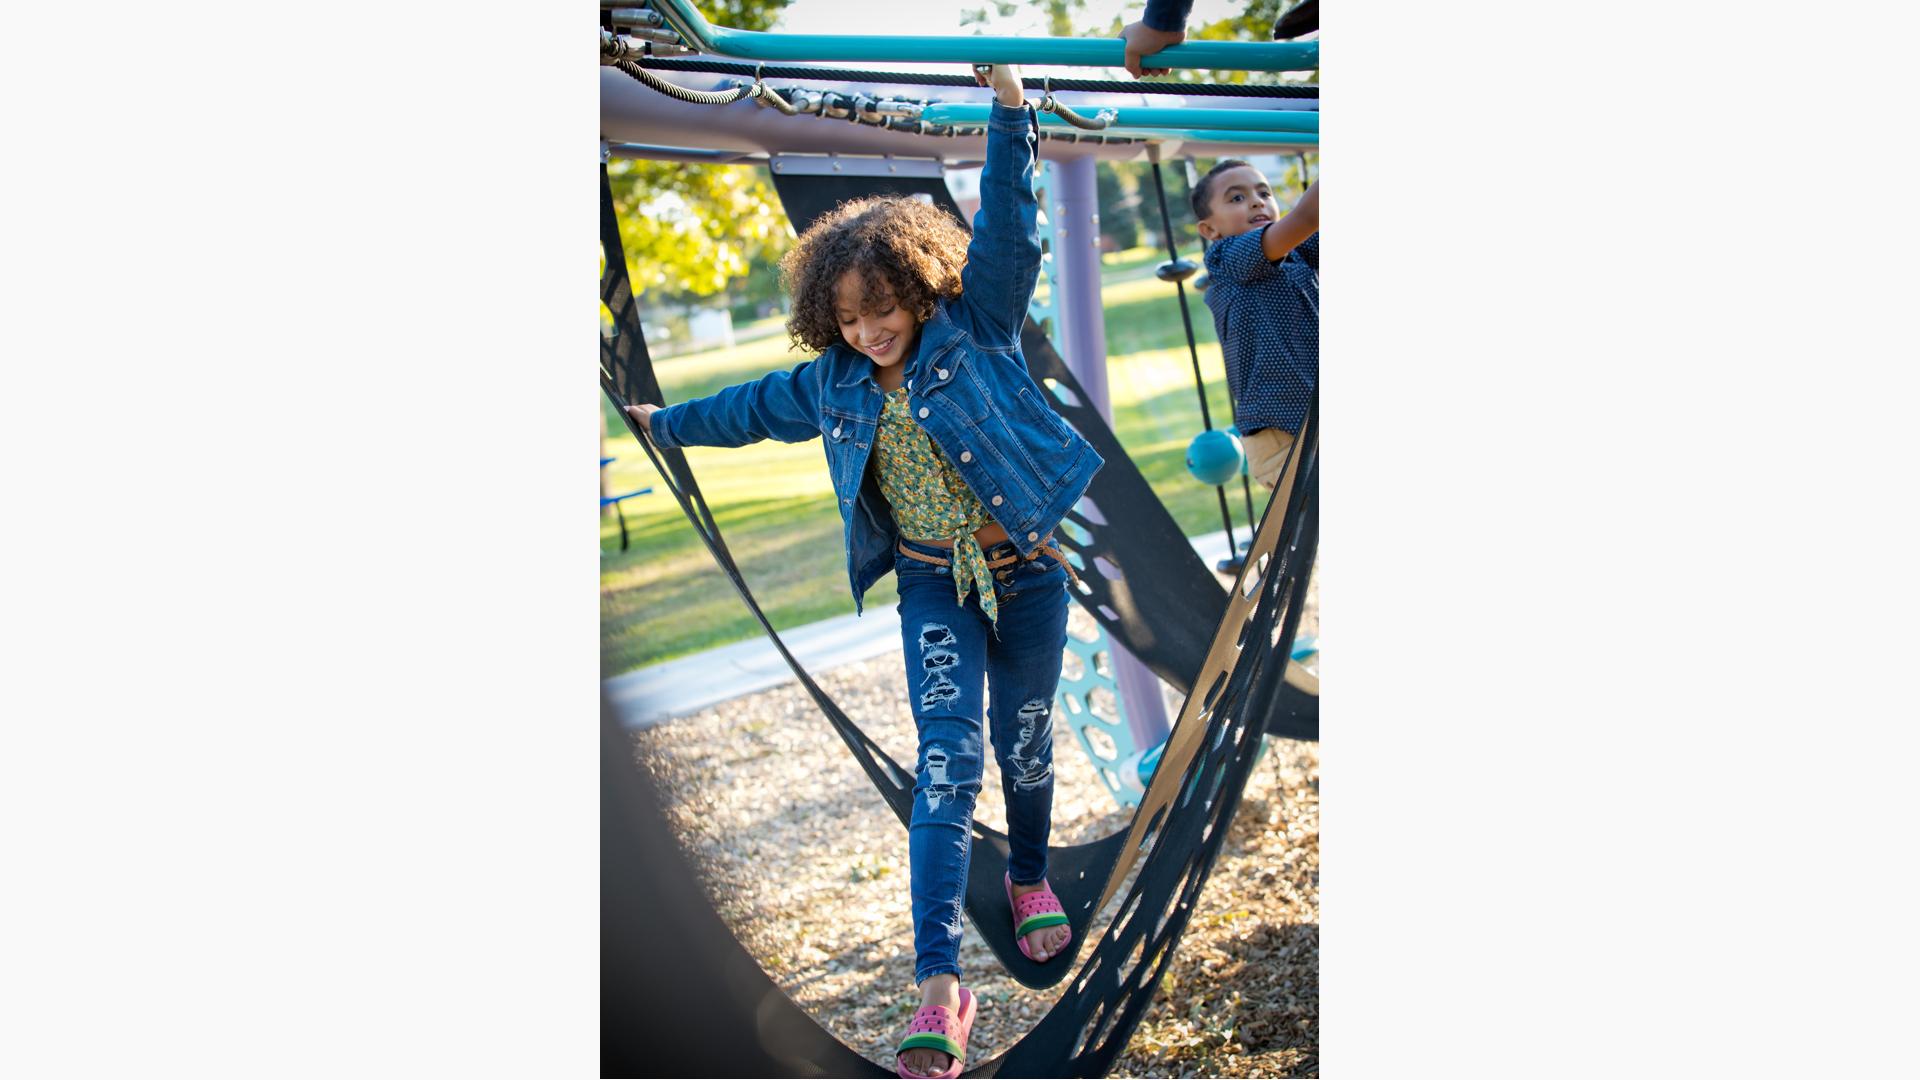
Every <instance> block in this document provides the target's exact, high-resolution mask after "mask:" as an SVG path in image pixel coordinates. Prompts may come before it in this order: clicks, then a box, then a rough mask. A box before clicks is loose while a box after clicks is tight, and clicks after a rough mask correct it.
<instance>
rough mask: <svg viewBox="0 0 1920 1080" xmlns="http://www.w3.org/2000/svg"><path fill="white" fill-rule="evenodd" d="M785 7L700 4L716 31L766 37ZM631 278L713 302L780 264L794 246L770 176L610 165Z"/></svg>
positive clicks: (726, 1) (774, 3)
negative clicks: (756, 271) (750, 274)
mask: <svg viewBox="0 0 1920 1080" xmlns="http://www.w3.org/2000/svg"><path fill="white" fill-rule="evenodd" d="M786 6H787V0H702V3H701V5H700V9H701V12H702V13H703V14H705V15H706V16H707V18H708V20H709V21H711V22H712V23H714V24H715V25H717V26H728V27H732V28H734V29H736V30H768V29H771V28H772V27H773V24H774V23H775V22H776V21H777V20H778V19H779V17H780V13H781V12H782V11H783V10H784V9H785V8H786ZM607 174H608V179H609V180H610V182H611V184H612V187H613V202H614V206H615V208H616V209H618V211H619V213H620V242H621V243H622V244H623V245H624V246H625V247H626V249H627V272H628V273H629V274H630V275H632V277H633V287H634V290H635V291H636V292H639V293H642V294H648V293H651V294H654V295H656V296H664V297H671V298H674V299H681V300H685V299H688V298H691V297H696V296H713V295H714V294H716V293H719V292H722V291H724V290H726V289H727V287H728V286H729V285H730V284H732V283H733V282H735V281H736V280H738V279H740V278H742V277H744V276H745V275H746V274H747V271H748V268H749V266H751V265H754V264H758V265H759V266H761V267H765V266H766V265H768V264H769V263H770V262H771V261H772V260H777V259H778V258H779V257H780V255H781V254H782V253H784V252H785V251H786V249H787V244H788V242H789V241H790V240H791V239H792V230H791V229H790V228H789V227H788V225H787V221H786V215H785V214H784V213H783V212H782V211H781V209H780V203H779V200H778V199H777V198H776V197H775V196H774V192H773V189H772V187H771V186H770V184H769V182H768V180H767V177H766V172H765V170H763V169H753V168H747V167H746V166H741V165H683V164H680V163H678V162H668V161H632V160H617V161H612V162H609V163H608V165H607Z"/></svg>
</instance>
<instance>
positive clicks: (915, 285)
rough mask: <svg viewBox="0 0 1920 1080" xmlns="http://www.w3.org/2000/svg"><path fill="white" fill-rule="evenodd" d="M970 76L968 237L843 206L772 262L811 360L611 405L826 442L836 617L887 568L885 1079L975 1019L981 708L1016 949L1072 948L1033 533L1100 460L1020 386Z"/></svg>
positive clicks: (1008, 126)
mask: <svg viewBox="0 0 1920 1080" xmlns="http://www.w3.org/2000/svg"><path fill="white" fill-rule="evenodd" d="M975 79H976V81H978V82H979V83H980V84H981V85H983V86H988V85H990V86H991V87H992V88H993V90H994V94H995V103H994V105H993V108H992V115H991V117H990V118H989V121H988V125H987V162H986V168H985V170H984V171H983V172H982V175H981V177H980V199H981V203H980V212H979V214H978V215H976V216H975V218H974V230H973V236H972V238H971V240H969V238H968V236H967V234H966V232H965V230H964V229H962V228H961V226H960V223H959V222H957V221H955V220H954V219H953V218H952V217H951V216H950V215H948V214H947V213H946V212H944V211H942V210H940V209H939V208H937V207H934V206H932V205H929V204H927V203H923V202H920V201H917V200H914V199H910V198H901V197H878V198H867V199H861V200H858V201H854V202H850V203H846V204H843V205H842V206H840V207H839V208H838V209H836V210H834V211H833V212H831V213H829V214H827V215H825V216H823V217H822V218H821V219H820V220H819V221H818V222H816V223H815V224H814V225H813V226H812V227H811V228H809V229H808V230H807V231H806V233H805V234H804V235H802V236H801V237H800V239H799V241H798V243H797V244H796V245H795V246H794V248H793V250H792V251H791V252H789V253H788V255H787V257H786V259H785V260H784V261H783V262H782V264H781V270H782V277H783V279H784V284H785V285H786V287H787V290H788V291H789V292H790V293H791V295H792V297H793V312H792V315H791V317H790V318H789V319H788V321H787V329H788V332H789V333H790V335H791V336H792V338H793V340H794V342H795V344H796V346H797V347H804V348H807V349H809V350H812V351H814V352H817V353H819V354H820V355H819V357H818V358H817V359H814V360H810V361H808V362H806V363H803V364H801V365H799V366H798V367H796V368H794V369H793V370H791V371H782V372H775V373H773V374H771V375H768V376H766V377H764V378H762V379H759V380H757V381H755V382H751V383H743V384H741V385H738V386H731V387H728V388H727V389H725V390H722V391H720V392H719V393H717V394H714V395H713V396H711V397H707V398H701V399H698V400H695V401H688V402H683V403H681V404H679V405H673V406H670V407H667V408H659V407H657V406H653V405H636V406H632V407H631V409H630V411H631V412H632V413H633V414H634V416H635V417H636V418H637V419H639V420H641V421H643V422H644V424H645V429H644V430H646V431H647V433H648V435H649V436H650V437H651V438H652V439H653V441H654V442H655V443H656V444H658V445H660V446H741V445H744V444H746V443H750V442H754V441H757V440H760V439H767V438H772V439H779V440H781V441H783V442H800V441H803V440H806V439H812V438H815V437H824V439H825V444H826V453H827V464H828V467H829V469H830V471H831V472H832V475H833V489H834V495H835V497H836V498H837V499H838V500H839V506H840V514H841V517H842V519H843V521H844V530H843V535H844V538H845V542H846V547H847V574H848V577H849V580H850V582H851V584H852V587H853V598H854V605H855V609H856V610H858V609H859V608H860V606H861V600H862V597H863V596H864V595H865V594H866V591H867V589H868V588H869V587H871V586H872V585H873V583H874V582H876V581H878V580H879V579H880V578H881V577H883V576H885V574H886V572H887V571H888V570H892V571H893V572H894V573H895V574H896V575H898V579H899V581H898V584H899V592H900V627H901V636H902V639H903V647H904V653H905V660H906V674H907V691H908V697H909V699H910V701H911V704H912V710H913V718H914V722H915V725H916V727H917V728H918V730H919V751H918V758H917V763H916V765H915V770H914V772H915V778H916V781H915V784H914V804H913V817H912V822H911V824H910V826H909V828H908V833H907V851H908V863H909V867H910V877H911V890H912V897H913V933H914V938H913V940H914V954H915V963H914V980H915V981H916V982H917V983H918V984H919V986H920V992H921V1008H920V1010H919V1011H918V1012H917V1013H915V1015H914V1017H913V1020H912V1022H911V1023H910V1024H909V1025H908V1029H907V1036H906V1038H905V1039H903V1040H902V1041H901V1044H900V1049H899V1053H898V1055H897V1057H898V1072H899V1075H901V1076H903V1077H922V1076H942V1077H953V1076H958V1075H959V1074H960V1070H961V1067H962V1063H963V1060H964V1057H965V1053H966V1042H967V1034H968V1032H969V1031H970V1030H971V1028H972V1026H973V1016H974V1007H975V1004H974V998H973V995H972V994H971V993H969V992H968V991H966V990H965V989H962V988H961V986H960V974H961V972H960V964H959V947H960V934H961V906H962V901H963V899H964V897H965V893H966V881H967V860H968V857H969V855H970V854H971V846H972V827H971V826H972V821H973V806H974V799H975V796H976V795H977V794H978V793H979V790H980V778H981V773H982V769H983V766H984V760H983V757H982V746H981V744H982V730H983V724H982V713H983V711H984V712H986V713H987V719H988V720H989V721H990V729H989V730H990V731H991V741H992V744H993V751H994V755H995V757H996V758H997V760H998V761H999V763H1000V770H1001V776H1002V781H1003V782H1002V787H1003V790H1004V793H1005V796H1006V800H1007V833H1008V840H1009V842H1010V844H1011V847H1012V855H1011V857H1010V858H1009V860H1008V874H1007V883H1006V884H1007V890H1008V894H1009V899H1010V900H1011V902H1012V904H1013V908H1014V918H1015V927H1016V931H1017V932H1024V933H1023V936H1022V937H1021V938H1020V948H1021V950H1022V951H1023V952H1025V953H1026V954H1027V955H1028V956H1030V957H1032V958H1033V959H1035V960H1040V961H1045V960H1047V959H1049V958H1051V957H1054V956H1057V955H1059V954H1060V952H1061V950H1062V949H1064V948H1065V947H1066V945H1067V943H1068V937H1069V934H1068V931H1067V927H1066V923H1067V918H1066V915H1065V913H1064V911H1063V910H1062V909H1061V906H1060V902H1059V900H1058V899H1057V898H1055V896H1054V894H1053V890H1052V889H1050V888H1049V887H1048V885H1047V841H1048V837H1049V833H1050V831H1051V827H1052V821H1051V816H1052V810H1053V728H1052V722H1053V718H1052V715H1051V714H1052V708H1053V696H1054V690H1055V688H1056V686H1057V685H1058V683H1059V679H1060V661H1061V652H1062V649H1063V648H1064V647H1065V644H1066V623H1067V590H1066V581H1067V569H1066V564H1065V562H1064V560H1063V559H1062V557H1061V554H1060V552H1059V549H1058V548H1057V547H1055V546H1054V544H1053V542H1052V537H1051V533H1052V530H1053V528H1054V527H1055V526H1056V525H1057V524H1059V522H1060V519H1061V518H1062V516H1064V515H1065V513H1066V511H1067V509H1068V508H1069V507H1071V506H1073V504H1074V503H1075V502H1077V501H1079V499H1080V496H1081V495H1082V494H1083V493H1084V492H1085V491H1086V487H1087V482H1088V481H1089V480H1091V479H1092V477H1093V474H1094V473H1095V472H1096V471H1097V470H1098V469H1099V468H1100V466H1101V464H1102V462H1101V460H1100V456H1099V455H1098V454H1097V453H1095V452H1094V450H1093V447H1092V446H1091V445H1089V444H1088V442H1087V441H1086V439H1084V438H1082V437H1081V436H1080V434H1079V433H1078V432H1076V431H1074V430H1073V429H1072V428H1070V427H1068V426H1067V425H1066V424H1065V423H1064V422H1063V421H1062V420H1061V419H1060V417H1059V416H1058V414H1056V413H1055V412H1054V411H1053V409H1052V408H1051V407H1049V406H1048V405H1047V402H1046V392H1045V391H1044V390H1042V389H1041V388H1040V387H1039V386H1038V385H1037V384H1036V383H1035V382H1034V380H1033V379H1032V377H1031V376H1029V375H1028V374H1027V367H1026V359H1025V357H1023V356H1022V355H1021V352H1020V328H1021V326H1022V324H1023V323H1024V322H1025V319H1026V313H1027V305H1028V301H1029V300H1031V299H1032V296H1033V289H1034V282H1035V278H1036V276H1037V274H1038V272H1039V268H1040V241H1039V234H1038V231H1037V214H1038V210H1039V207H1038V205H1037V204H1036V202H1035V201H1034V197H1033V161H1034V141H1033V135H1032V134H1031V132H1030V127H1031V124H1030V120H1029V116H1030V113H1029V112H1028V110H1027V108H1026V102H1025V99H1024V98H1023V96H1022V94H1021V87H1020V77H1019V74H1018V73H1017V71H1015V69H1013V68H1012V67H1009V66H1006V65H1000V66H995V67H988V66H986V65H981V66H979V67H976V68H975ZM983 691H984V692H983ZM986 693H990V694H991V704H990V708H987V707H986V706H987V705H988V702H987V701H986V700H985V695H986Z"/></svg>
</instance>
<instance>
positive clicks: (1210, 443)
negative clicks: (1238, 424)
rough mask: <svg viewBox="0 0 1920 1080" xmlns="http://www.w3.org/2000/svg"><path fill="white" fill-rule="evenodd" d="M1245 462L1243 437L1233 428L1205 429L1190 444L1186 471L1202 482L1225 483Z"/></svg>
mask: <svg viewBox="0 0 1920 1080" xmlns="http://www.w3.org/2000/svg"><path fill="white" fill-rule="evenodd" d="M1246 463H1247V452H1246V450H1244V449H1243V448H1242V447H1241V446H1240V437H1239V436H1238V435H1235V434H1234V433H1232V432H1230V431H1203V432H1201V433H1200V434H1198V435H1195V436H1194V437H1193V441H1192V442H1190V443H1188V444H1187V471H1188V472H1190V473H1192V474H1193V478H1194V479H1195V480H1198V481H1200V482H1201V483H1203V484H1209V485H1214V486H1218V485H1220V484H1224V483H1226V482H1227V481H1229V480H1231V479H1233V477H1234V474H1236V473H1238V472H1239V471H1240V470H1241V469H1242V468H1243V467H1245V466H1246Z"/></svg>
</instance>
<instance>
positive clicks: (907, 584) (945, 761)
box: [893, 541, 1067, 982]
mask: <svg viewBox="0 0 1920 1080" xmlns="http://www.w3.org/2000/svg"><path fill="white" fill-rule="evenodd" d="M907 546H909V547H911V548H913V549H914V550H916V551H919V552H922V553H924V554H927V555H933V556H937V557H940V558H946V557H947V556H949V555H950V554H951V553H950V552H947V551H945V550H943V549H941V548H937V547H931V546H928V545H924V544H915V543H913V542H912V541H907ZM1012 553H1013V545H1011V544H1001V545H998V546H995V547H992V548H988V549H987V558H988V560H989V561H991V560H993V559H997V558H1000V557H1002V556H1004V555H1008V554H1012ZM893 565H894V573H895V574H896V575H897V576H898V579H899V581H898V584H899V589H900V637H901V642H902V645H903V646H904V648H905V653H906V668H907V697H908V699H909V700H910V701H911V702H912V705H913V720H914V725H915V726H916V727H917V728H918V729H919V733H920V748H919V753H918V756H917V757H916V759H915V765H914V786H913V819H912V822H911V823H910V824H909V826H908V828H907V861H908V866H909V870H910V875H911V878H912V884H911V888H912V894H913V951H914V970H913V978H914V981H915V982H922V981H924V980H926V979H927V978H929V977H931V976H934V975H942V974H952V975H958V974H960V934H961V930H962V920H963V917H964V916H963V915H962V910H961V909H962V905H963V902H964V901H965V899H966V892H967V862H968V858H969V856H971V855H972V853H973V828H972V826H973V804H974V800H975V799H976V798H977V797H978V796H979V794H980V779H981V776H982V773H983V771H984V769H985V767H986V765H985V758H984V756H983V754H984V751H983V749H982V745H981V744H982V741H983V740H982V738H981V730H982V724H981V717H982V714H983V713H985V715H986V718H987V721H988V728H989V730H990V731H991V733H992V740H993V756H994V759H995V760H996V761H998V762H999V764H1000V781H1001V790H1002V792H1003V793H1004V794H1005V796H1006V800H1007V841H1008V844H1009V846H1010V847H1011V849H1012V853H1011V857H1010V858H1009V860H1008V864H1007V869H1008V871H1009V872H1010V873H1011V874H1012V875H1013V880H1014V882H1015V883H1017V884H1021V885H1031V884H1037V883H1038V882H1040V881H1043V880H1045V878H1046V876H1047V840H1048V837H1049V835H1050V834H1051V832H1052V829H1053V694H1054V691H1055V689H1057V688H1058V686H1059V684H1060V660H1061V652H1062V650H1063V649H1064V648H1065V647H1066V643H1067V588H1066V582H1067V572H1066V570H1065V569H1063V568H1062V567H1061V566H1060V564H1059V563H1057V562H1055V561H1054V560H1053V557H1052V556H1050V555H1041V556H1039V557H1038V558H1036V559H1034V560H1032V561H1029V562H1023V563H1017V564H1015V565H1013V566H1008V567H1003V568H1001V569H999V570H996V571H994V584H995V593H996V595H997V597H998V599H999V604H1000V623H999V628H998V632H997V633H996V632H995V628H994V626H993V624H992V623H989V622H988V621H987V617H986V615H985V614H984V613H982V612H981V610H980V599H979V597H978V596H977V595H975V594H973V593H968V594H967V602H966V604H965V605H964V606H963V605H959V604H955V603H954V600H953V593H954V589H953V574H952V571H951V570H950V569H949V568H948V567H944V566H932V565H929V564H927V563H922V562H917V561H915V560H913V559H909V558H907V557H906V556H904V555H901V554H900V553H898V552H895V553H894V559H893Z"/></svg>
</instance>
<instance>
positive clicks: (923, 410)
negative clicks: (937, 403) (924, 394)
mask: <svg viewBox="0 0 1920 1080" xmlns="http://www.w3.org/2000/svg"><path fill="white" fill-rule="evenodd" d="M926 418H927V409H926V406H924V405H923V406H921V407H920V419H922V420H925V419H926Z"/></svg>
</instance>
